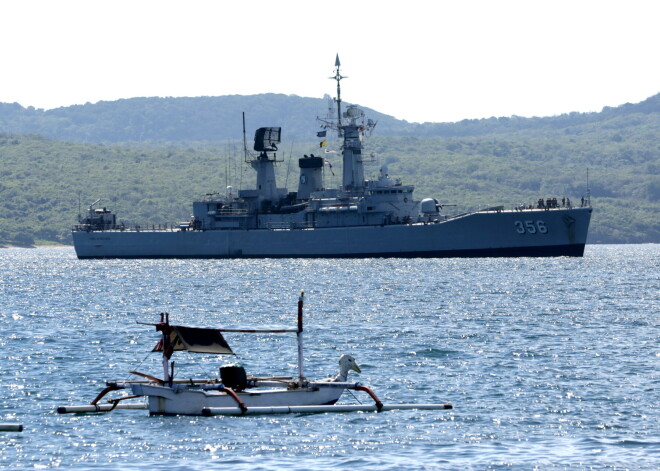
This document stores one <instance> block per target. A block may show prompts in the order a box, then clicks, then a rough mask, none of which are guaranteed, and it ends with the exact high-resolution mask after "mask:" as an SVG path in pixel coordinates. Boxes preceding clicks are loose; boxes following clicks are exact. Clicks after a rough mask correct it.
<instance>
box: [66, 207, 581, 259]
mask: <svg viewBox="0 0 660 471" xmlns="http://www.w3.org/2000/svg"><path fill="white" fill-rule="evenodd" d="M591 211H592V210H591V208H573V209H550V210H536V209H534V210H524V211H484V212H476V213H471V214H467V215H463V216H459V217H455V218H451V219H447V220H445V221H440V222H434V223H427V224H424V223H414V224H392V225H379V226H355V227H327V228H302V229H251V230H240V229H239V230H209V231H202V230H199V231H197V230H187V231H179V230H173V231H166V230H140V231H135V230H131V231H126V230H124V231H121V230H106V231H89V232H87V231H76V232H74V233H73V240H74V245H75V249H76V253H77V255H78V257H79V258H83V259H84V258H287V257H295V258H367V257H402V258H403V257H406V258H410V257H557V256H574V257H580V256H582V255H583V253H584V246H585V242H586V238H587V232H588V227H589V221H590V218H591ZM539 228H540V229H539Z"/></svg>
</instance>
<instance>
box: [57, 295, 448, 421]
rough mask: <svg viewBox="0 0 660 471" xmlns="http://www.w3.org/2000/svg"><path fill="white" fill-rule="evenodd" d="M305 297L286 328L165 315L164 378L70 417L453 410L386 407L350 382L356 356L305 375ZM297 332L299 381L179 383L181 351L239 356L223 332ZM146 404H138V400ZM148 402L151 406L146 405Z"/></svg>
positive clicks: (146, 379) (232, 373)
mask: <svg viewBox="0 0 660 471" xmlns="http://www.w3.org/2000/svg"><path fill="white" fill-rule="evenodd" d="M303 298H304V291H303V292H301V295H300V298H299V300H298V325H297V327H295V328H284V329H208V328H197V327H185V326H179V325H172V324H170V322H169V315H168V314H167V313H161V317H160V322H158V323H155V324H148V323H142V322H140V324H145V325H152V326H155V327H156V330H157V331H158V332H160V333H161V335H162V337H161V339H160V340H159V342H158V344H157V345H156V347H155V348H154V349H153V351H154V352H161V353H162V358H163V378H162V379H161V378H158V377H156V376H151V375H148V374H145V373H140V372H137V371H131V373H132V374H134V375H136V376H139V377H140V378H141V379H140V380H133V381H109V382H107V383H106V388H105V389H103V390H102V391H101V392H100V393H99V394H98V395H97V396H96V398H95V399H94V400H93V401H91V403H90V404H87V405H80V406H61V407H58V409H57V411H58V412H59V413H61V414H64V413H89V412H92V413H93V412H109V411H112V410H115V409H148V410H149V414H150V415H206V416H210V415H250V414H285V413H319V412H353V411H376V412H381V411H388V410H396V409H425V410H432V409H451V408H452V406H451V405H450V404H383V403H382V402H381V400H380V399H379V398H378V396H376V394H375V393H374V392H373V391H372V390H371V389H370V388H368V387H367V386H364V385H362V384H360V383H358V382H355V383H353V382H349V381H347V379H348V372H349V371H350V370H354V371H356V372H360V367H359V366H358V365H357V363H356V362H355V359H354V358H353V357H352V356H350V355H346V354H344V355H342V356H341V357H340V359H339V374H338V375H337V376H336V377H335V378H332V379H326V380H321V381H309V380H307V379H306V378H305V376H304V371H303ZM227 332H234V333H251V334H257V333H295V334H296V336H297V342H298V377H297V379H296V378H293V377H267V378H263V377H248V376H247V375H246V373H245V369H244V368H243V367H242V366H239V365H231V366H225V367H222V368H220V377H218V378H211V379H196V380H193V379H185V380H183V379H175V374H174V362H173V361H171V357H172V355H173V353H174V352H175V351H188V352H193V353H207V354H215V355H234V352H233V351H232V349H231V347H230V346H229V344H228V343H227V341H226V340H225V338H224V337H223V335H222V334H223V333H227ZM119 390H125V391H130V392H131V394H125V395H123V396H120V397H117V398H110V399H106V402H101V400H102V399H103V398H104V397H105V396H106V395H107V394H109V393H111V392H113V391H119ZM345 390H354V391H361V392H364V393H366V394H368V395H369V397H370V398H371V400H372V401H373V402H372V403H371V404H350V405H339V404H337V401H338V400H339V399H340V397H341V396H342V394H343V392H344V391H345ZM140 399H141V400H142V401H143V402H136V400H140ZM144 399H146V402H144Z"/></svg>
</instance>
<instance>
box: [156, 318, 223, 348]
mask: <svg viewBox="0 0 660 471" xmlns="http://www.w3.org/2000/svg"><path fill="white" fill-rule="evenodd" d="M170 327H171V331H170V342H171V344H172V346H173V349H174V351H177V350H187V351H189V352H193V353H215V354H216V355H234V352H233V351H232V350H231V347H230V346H229V344H228V343H227V341H226V340H225V339H224V337H223V336H222V334H221V333H220V331H219V330H218V329H201V328H198V327H184V326H180V325H172V326H170ZM162 351H163V340H162V339H161V340H160V341H159V342H158V344H157V345H156V346H155V347H154V349H153V350H152V352H162Z"/></svg>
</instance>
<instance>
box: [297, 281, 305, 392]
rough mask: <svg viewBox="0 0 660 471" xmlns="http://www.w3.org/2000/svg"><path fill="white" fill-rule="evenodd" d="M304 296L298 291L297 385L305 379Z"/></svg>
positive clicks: (300, 384) (303, 292) (300, 385)
mask: <svg viewBox="0 0 660 471" xmlns="http://www.w3.org/2000/svg"><path fill="white" fill-rule="evenodd" d="M304 296H305V291H304V290H303V291H301V292H300V298H298V331H297V333H296V335H297V337H298V387H301V388H302V386H303V382H304V381H305V375H304V372H303V298H304Z"/></svg>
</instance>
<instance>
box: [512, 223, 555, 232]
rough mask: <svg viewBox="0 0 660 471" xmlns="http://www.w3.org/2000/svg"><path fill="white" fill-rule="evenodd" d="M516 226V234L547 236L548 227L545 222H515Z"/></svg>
mask: <svg viewBox="0 0 660 471" xmlns="http://www.w3.org/2000/svg"><path fill="white" fill-rule="evenodd" d="M513 224H514V225H515V226H516V232H517V233H518V234H536V233H538V234H547V233H548V226H546V225H545V221H542V220H540V219H539V220H536V221H514V223H513Z"/></svg>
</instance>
